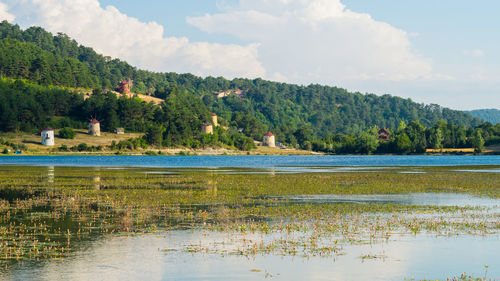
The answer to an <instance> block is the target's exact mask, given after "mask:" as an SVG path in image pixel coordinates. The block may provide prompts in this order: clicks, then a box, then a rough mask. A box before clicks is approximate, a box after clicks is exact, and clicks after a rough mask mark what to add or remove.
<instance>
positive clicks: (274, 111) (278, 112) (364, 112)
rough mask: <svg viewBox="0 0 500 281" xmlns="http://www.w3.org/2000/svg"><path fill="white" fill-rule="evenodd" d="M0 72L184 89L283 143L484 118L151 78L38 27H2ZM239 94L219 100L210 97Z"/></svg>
mask: <svg viewBox="0 0 500 281" xmlns="http://www.w3.org/2000/svg"><path fill="white" fill-rule="evenodd" d="M0 74H1V75H3V76H8V77H12V78H22V79H29V80H30V81H34V82H37V83H39V84H42V85H61V86H69V87H86V88H95V89H109V90H113V89H114V88H115V87H116V86H117V85H118V83H119V81H121V80H123V79H129V80H133V81H134V87H133V89H132V90H133V92H136V93H138V94H145V93H150V94H152V95H153V96H155V97H157V98H160V99H164V98H166V97H167V96H169V95H170V94H171V93H172V92H175V91H177V90H181V91H182V90H186V91H188V92H189V93H191V94H193V95H195V96H198V97H200V98H202V100H203V103H204V104H205V106H207V108H208V110H209V111H213V112H216V113H217V114H218V115H220V116H221V117H222V119H223V120H226V121H227V125H230V124H232V125H234V126H236V127H240V128H243V129H245V132H246V133H247V135H250V136H253V137H256V138H257V137H260V135H261V134H263V133H265V132H266V131H267V130H272V131H273V132H275V134H277V135H278V136H279V137H280V138H282V139H283V138H289V136H290V134H292V133H294V132H296V131H297V130H299V129H301V128H304V129H306V130H308V131H310V132H311V134H312V135H313V136H317V137H322V136H326V135H329V134H335V133H359V132H360V131H362V130H365V129H367V128H369V127H371V126H378V127H383V128H389V129H396V128H397V127H398V125H399V124H400V122H401V121H404V122H406V123H408V122H410V121H413V120H418V121H420V122H421V123H422V124H423V125H425V126H432V125H433V124H434V123H435V122H437V121H438V120H445V121H447V122H452V123H454V124H457V125H465V126H475V125H478V124H479V123H480V121H479V119H477V118H474V117H472V116H471V115H469V114H467V113H464V112H461V111H455V110H450V109H447V108H442V107H440V106H438V105H433V104H432V105H424V104H418V103H415V102H413V101H411V100H410V99H402V98H399V97H393V96H390V95H384V96H376V95H373V94H361V93H350V92H348V91H346V90H344V89H341V88H337V87H329V86H320V85H309V86H299V85H293V84H286V83H277V82H270V81H265V80H262V79H254V80H250V79H233V80H227V79H224V78H221V77H219V78H213V77H207V78H200V77H196V76H194V75H191V74H176V73H153V72H149V71H143V70H138V69H137V68H135V67H133V66H131V65H129V64H128V63H126V62H123V61H120V60H118V59H111V58H109V57H105V56H102V55H99V54H97V53H96V52H95V51H94V50H92V49H91V48H88V47H84V46H81V45H78V43H77V42H75V41H74V40H71V39H70V38H69V37H68V36H66V35H64V34H57V35H56V36H53V35H52V34H51V33H49V32H46V31H45V30H43V29H42V28H40V27H30V28H28V29H26V30H22V29H20V28H19V26H17V25H11V24H9V23H7V22H5V21H4V22H2V23H1V24H0ZM227 90H235V91H238V90H241V91H243V94H242V95H236V94H230V95H229V96H227V97H225V98H217V96H216V95H214V94H213V93H216V92H220V91H227Z"/></svg>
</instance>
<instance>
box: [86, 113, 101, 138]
mask: <svg viewBox="0 0 500 281" xmlns="http://www.w3.org/2000/svg"><path fill="white" fill-rule="evenodd" d="M89 135H91V136H96V137H99V136H100V135H101V123H100V122H99V121H98V120H97V119H95V118H93V119H91V120H90V122H89Z"/></svg>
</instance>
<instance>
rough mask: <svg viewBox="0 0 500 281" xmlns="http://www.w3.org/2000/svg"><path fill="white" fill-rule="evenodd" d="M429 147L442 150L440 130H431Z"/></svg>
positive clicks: (441, 133)
mask: <svg viewBox="0 0 500 281" xmlns="http://www.w3.org/2000/svg"><path fill="white" fill-rule="evenodd" d="M430 139H431V146H432V148H434V149H443V139H444V138H443V132H442V131H441V129H440V128H434V129H432V134H431V138H430Z"/></svg>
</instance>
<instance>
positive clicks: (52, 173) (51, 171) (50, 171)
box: [47, 166, 55, 183]
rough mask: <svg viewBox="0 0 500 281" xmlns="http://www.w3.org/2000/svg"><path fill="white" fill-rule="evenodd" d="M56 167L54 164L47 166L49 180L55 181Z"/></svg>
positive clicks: (49, 181) (50, 181)
mask: <svg viewBox="0 0 500 281" xmlns="http://www.w3.org/2000/svg"><path fill="white" fill-rule="evenodd" d="M54 177H55V168H54V166H47V182H48V183H54Z"/></svg>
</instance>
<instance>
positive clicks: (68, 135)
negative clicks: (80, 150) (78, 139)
mask: <svg viewBox="0 0 500 281" xmlns="http://www.w3.org/2000/svg"><path fill="white" fill-rule="evenodd" d="M75 135H76V133H75V131H73V129H72V128H70V127H64V128H62V129H61V130H60V131H59V137H60V138H63V139H74V138H75Z"/></svg>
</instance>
